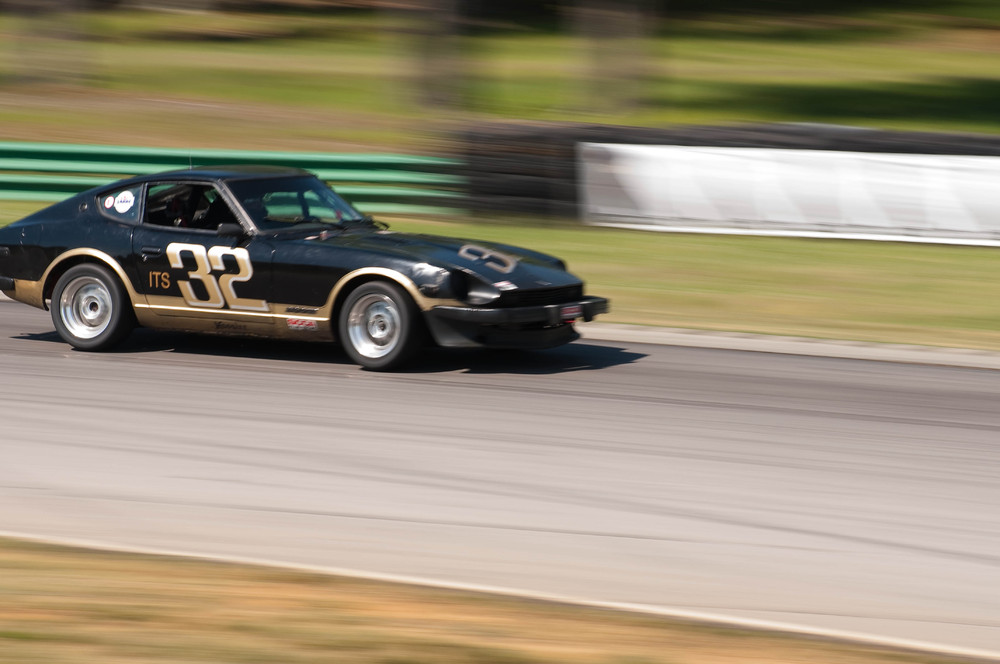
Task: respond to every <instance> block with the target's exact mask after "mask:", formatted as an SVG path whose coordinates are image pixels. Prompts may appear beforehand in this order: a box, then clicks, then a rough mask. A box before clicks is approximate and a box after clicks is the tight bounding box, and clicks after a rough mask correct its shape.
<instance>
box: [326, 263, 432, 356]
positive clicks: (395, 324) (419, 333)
mask: <svg viewBox="0 0 1000 664" xmlns="http://www.w3.org/2000/svg"><path fill="white" fill-rule="evenodd" d="M338 329H339V337H340V342H341V344H343V346H344V350H345V351H347V354H348V355H349V356H350V357H351V359H352V360H354V361H355V362H356V363H357V364H360V365H361V366H363V367H365V368H366V369H372V370H375V371H387V370H390V369H395V368H397V367H399V366H400V365H401V364H403V363H404V362H406V361H407V360H408V359H410V358H411V357H412V356H413V354H414V353H415V352H416V351H417V350H418V349H419V348H420V345H421V343H422V342H423V325H422V321H421V320H420V312H419V311H418V310H417V306H416V304H414V302H413V300H412V299H411V298H410V296H409V295H407V294H406V293H405V292H404V291H403V290H402V289H401V288H399V287H398V286H396V285H394V284H390V283H386V282H382V281H371V282H368V283H366V284H362V285H361V286H359V287H358V288H356V289H355V290H354V291H352V292H351V294H350V295H348V296H347V300H346V301H345V302H344V306H343V308H342V309H341V311H340V321H339V326H338Z"/></svg>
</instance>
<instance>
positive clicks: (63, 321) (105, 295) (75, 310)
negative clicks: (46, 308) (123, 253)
mask: <svg viewBox="0 0 1000 664" xmlns="http://www.w3.org/2000/svg"><path fill="white" fill-rule="evenodd" d="M51 310H52V322H53V323H54V324H55V327H56V332H58V333H59V336H60V337H62V338H63V339H64V340H65V341H66V342H67V343H69V344H70V345H71V346H73V347H75V348H79V349H80V350H105V349H107V348H111V347H112V346H114V345H115V344H117V343H118V342H120V341H122V340H123V339H124V338H125V337H126V336H128V334H129V332H131V331H132V328H133V327H135V318H134V315H133V312H132V307H131V305H130V304H129V302H128V298H127V297H126V295H125V291H124V289H123V288H122V286H121V283H120V282H119V281H118V279H117V277H115V275H114V274H112V273H111V271H110V270H108V269H107V268H104V267H101V266H100V265H77V266H76V267H71V268H70V269H69V270H67V271H66V274H64V275H62V276H61V277H59V281H57V282H56V287H55V290H54V291H52V306H51Z"/></svg>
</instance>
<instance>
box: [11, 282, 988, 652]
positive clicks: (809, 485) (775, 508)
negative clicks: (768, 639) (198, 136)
mask: <svg viewBox="0 0 1000 664" xmlns="http://www.w3.org/2000/svg"><path fill="white" fill-rule="evenodd" d="M52 329H53V328H52V325H51V321H50V320H49V318H48V314H47V313H45V312H41V311H38V310H34V309H30V308H29V307H26V306H24V305H21V304H17V303H14V302H10V301H0V372H2V373H0V440H2V443H0V455H2V456H0V458H2V462H0V530H3V531H5V532H10V533H22V534H30V535H34V536H39V537H51V538H58V539H79V540H87V541H96V542H103V543H107V544H111V545H118V546H128V547H140V548H154V549H164V550H175V551H187V552H192V553H199V554H206V555H217V556H236V557H242V558H257V559H266V560H273V561H282V562H288V563H295V564H305V565H316V566H324V567H331V568H346V569H356V570H362V571H366V572H372V573H380V574H389V575H403V576H413V577H420V578H426V579H433V580H439V581H444V582H451V583H459V584H473V585H490V586H499V587H504V588H510V589H522V590H526V591H530V592H537V593H542V594H554V595H561V596H571V597H577V598H582V599H588V600H594V601H598V602H614V603H625V604H641V605H649V606H653V607H663V608H668V609H672V610H673V609H676V610H679V611H689V612H693V613H696V614H697V613H707V614H716V615H723V616H732V617H736V618H742V619H752V620H764V621H778V622H783V623H792V624H796V625H803V626H806V627H811V628H817V629H824V630H847V631H852V632H863V633H866V634H871V635H875V636H880V637H889V638H895V639H911V640H918V641H921V642H931V643H935V644H941V645H944V646H952V647H955V648H957V649H972V650H979V651H987V652H991V653H997V654H996V656H997V657H1000V482H998V479H997V478H998V477H1000V407H998V406H1000V372H997V371H992V370H980V369H967V368H964V369H963V368H950V367H934V366H920V365H904V364H890V363H881V362H866V361H859V360H843V359H828V358H810V357H793V356H787V355H776V354H766V353H749V352H739V351H725V350H710V349H691V348H677V347H671V346H656V345H642V344H634V343H616V342H593V341H591V342H578V343H576V344H573V345H571V346H568V347H565V348H562V349H558V350H555V351H550V352H547V353H517V352H513V353H485V352H452V353H448V352H441V351H434V352H430V353H428V355H427V357H426V359H425V360H422V362H421V364H420V365H419V366H417V367H414V369H413V370H411V371H409V372H406V373H402V374H395V375H383V374H374V373H367V372H364V371H361V370H359V369H358V368H357V367H355V366H354V365H352V364H350V363H349V362H348V361H347V359H346V357H345V356H344V355H343V354H342V353H341V352H340V351H339V349H337V348H336V347H333V346H326V345H318V344H297V345H293V344H279V345H276V344H273V343H268V342H262V341H242V340H228V339H223V338H213V337H197V336H183V335H175V334H163V333H154V332H149V331H146V330H140V331H138V332H137V333H136V334H134V335H133V336H132V337H131V338H130V340H129V342H128V343H127V345H126V346H125V347H124V348H123V349H122V350H121V351H120V352H115V353H110V354H87V353H81V352H75V351H72V350H71V349H70V348H69V346H67V345H66V344H64V343H63V342H62V341H60V340H59V339H58V337H56V335H55V333H54V332H53V331H52Z"/></svg>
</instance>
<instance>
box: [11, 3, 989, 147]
mask: <svg viewBox="0 0 1000 664" xmlns="http://www.w3.org/2000/svg"><path fill="white" fill-rule="evenodd" d="M939 4H940V3H939ZM976 4H977V6H979V9H980V10H982V11H980V12H979V13H978V14H977V15H975V16H973V17H963V16H958V15H952V16H947V15H944V14H945V11H946V9H947V8H944V7H940V8H937V9H936V12H931V11H915V10H910V11H905V10H904V9H901V8H896V9H893V8H892V7H889V8H886V7H884V6H883V7H881V8H873V9H872V10H871V11H867V12H855V13H854V14H850V15H847V14H845V15H841V16H838V15H822V14H816V15H810V14H806V15H803V14H796V13H792V14H790V15H787V16H781V15H755V14H753V13H746V14H741V15H726V14H720V15H716V16H711V15H709V16H703V17H701V18H697V19H695V18H683V17H677V16H673V15H666V16H664V17H663V19H664V20H663V22H662V25H661V28H662V29H660V30H659V31H657V30H655V28H654V29H653V30H651V34H650V36H649V37H648V38H647V39H644V40H642V43H641V45H640V46H639V47H638V48H637V49H636V50H637V51H638V52H641V53H644V54H645V57H644V59H643V60H642V61H641V62H639V63H637V64H630V65H629V66H628V67H627V68H626V69H625V71H628V72H631V71H635V70H641V71H643V77H642V81H641V83H637V85H638V86H639V92H638V93H637V94H636V101H635V103H632V104H622V103H620V99H619V97H620V96H621V95H618V94H614V93H613V92H614V90H615V89H616V88H614V87H610V88H609V86H611V85H612V84H613V82H614V81H613V80H611V81H591V82H588V76H587V74H588V72H589V73H590V74H593V73H594V72H593V71H592V69H593V68H594V67H593V65H592V62H593V61H594V58H595V57H596V56H595V54H594V53H591V52H588V50H587V47H586V45H585V44H584V43H583V42H582V41H581V40H580V39H579V38H577V37H575V36H573V35H570V34H567V33H565V32H554V31H551V30H547V29H540V28H538V27H530V26H515V25H508V26H503V27H501V26H494V29H492V30H488V31H482V32H480V33H477V34H475V35H470V36H467V37H465V38H464V39H463V40H462V42H461V43H460V44H459V48H458V50H459V51H460V52H461V53H463V54H464V60H463V62H462V63H461V64H460V65H457V66H456V70H459V71H460V74H456V76H455V77H454V85H455V86H456V88H460V89H459V90H457V91H456V92H457V93H458V95H457V96H458V97H459V98H460V99H461V100H462V101H461V102H460V103H457V104H456V108H453V109H452V111H451V112H448V113H445V112H442V110H441V109H435V108H433V107H429V106H428V105H426V104H424V103H422V102H421V97H422V94H421V87H422V86H423V84H424V83H423V81H424V77H425V71H424V70H425V67H424V66H423V63H422V61H421V57H422V56H421V51H420V47H419V44H418V43H417V40H416V38H415V36H414V30H413V27H414V26H413V25H412V24H411V23H410V22H409V19H405V18H402V15H401V14H394V13H392V12H389V13H381V14H380V13H371V14H365V13H352V14H316V13H315V12H312V13H308V12H300V13H295V12H286V13H270V14H254V13H252V12H225V13H223V12H203V13H199V14H197V15H192V14H187V13H164V12H153V11H139V10H130V11H116V12H92V13H87V14H82V15H71V14H67V15H65V16H62V17H61V18H60V16H58V15H57V16H55V17H53V16H49V15H41V16H39V17H36V18H34V19H32V18H28V17H15V16H12V15H6V14H0V85H2V87H3V90H4V99H3V104H0V138H4V139H25V140H46V141H55V142H76V143H111V144H136V145H158V146H159V145H165V146H174V147H198V146H202V147H233V148H236V147H246V148H262V149H307V150H308V149H311V150H317V151H337V150H350V151H357V150H366V149H381V150H385V149H390V150H400V151H412V150H423V151H436V150H439V149H442V148H443V149H447V148H448V146H447V145H444V146H442V145H441V144H440V143H439V142H438V141H439V138H440V137H441V136H442V135H444V134H443V133H442V132H441V131H440V130H441V129H444V128H446V127H447V126H448V125H450V122H451V121H453V120H456V119H462V120H466V121H475V120H478V119H483V118H492V119H496V118H519V119H526V120H577V121H583V122H611V123H619V124H632V125H647V126H662V125H664V124H669V123H696V124H717V123H731V122H738V121H746V122H827V123H840V124H851V125H863V126H877V127H883V128H897V129H927V130H946V131H982V132H993V133H996V132H1000V113H998V109H1000V79H998V77H997V75H996V67H995V66H994V65H993V60H994V58H993V57H991V56H992V54H993V53H995V51H996V39H995V32H996V27H997V25H998V19H1000V17H998V16H997V15H996V12H995V11H987V9H988V5H989V3H985V2H980V3H976ZM60 21H61V23H60ZM69 34H76V35H77V36H78V38H77V39H75V40H70V39H66V38H65V35H69ZM603 55H604V56H605V58H604V59H609V58H611V59H613V58H616V57H621V56H617V55H616V53H615V52H605V53H604V54H603ZM606 75H607V74H606ZM611 75H612V76H614V74H611ZM609 89H611V90H612V93H609V91H608V90H609ZM418 129H428V130H429V131H428V132H426V133H421V132H420V131H418ZM435 137H437V138H435Z"/></svg>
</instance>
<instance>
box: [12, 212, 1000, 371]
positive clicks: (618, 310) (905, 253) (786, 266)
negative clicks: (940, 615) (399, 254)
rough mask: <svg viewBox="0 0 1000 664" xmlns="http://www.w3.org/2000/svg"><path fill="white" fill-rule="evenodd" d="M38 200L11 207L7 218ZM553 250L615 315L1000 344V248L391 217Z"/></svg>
mask: <svg viewBox="0 0 1000 664" xmlns="http://www.w3.org/2000/svg"><path fill="white" fill-rule="evenodd" d="M38 207H39V205H38V204H35V203H14V204H11V205H0V225H2V224H5V223H9V222H10V221H12V220H13V219H16V218H19V217H21V216H23V215H25V214H28V213H29V212H31V211H32V210H34V209H37V208H38ZM384 218H385V219H387V220H388V221H390V223H391V225H392V228H393V229H394V230H400V231H414V232H426V233H435V234H439V235H454V236H459V237H468V238H473V239H481V240H492V241H498V242H506V243H509V244H515V245H521V246H526V247H530V248H533V249H537V250H540V251H546V252H549V253H552V254H554V255H556V256H559V257H561V258H563V259H564V260H566V261H567V262H568V263H569V266H570V269H571V270H572V271H573V272H574V273H576V274H578V275H580V276H581V277H583V278H584V279H585V280H586V281H587V283H588V290H589V291H590V292H591V293H593V294H595V295H602V296H605V297H609V298H611V301H612V312H611V314H609V315H607V316H602V317H601V319H600V320H602V321H604V322H616V323H631V324H639V325H660V326H669V327H684V328H694V329H704V330H719V331H730V332H749V333H758V334H782V335H794V336H806V337H815V338H825V339H848V340H857V341H867V342H885V343H910V344H923V345H930V346H945V347H963V348H976V349H983V350H994V351H1000V307H998V306H997V305H996V303H997V302H1000V282H998V281H997V280H996V279H993V278H992V277H991V275H994V274H996V273H997V272H998V271H1000V250H998V249H995V248H983V247H954V246H943V245H919V244H907V243H887V242H858V241H840V240H810V239H796V238H760V237H732V236H711V235H679V234H673V233H649V232H639V231H627V230H618V229H609V228H595V227H581V226H579V225H577V224H571V223H555V222H551V221H545V220H519V221H515V222H512V221H509V220H507V221H504V220H501V219H486V220H477V221H453V220H430V219H415V218H392V217H384Z"/></svg>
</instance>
